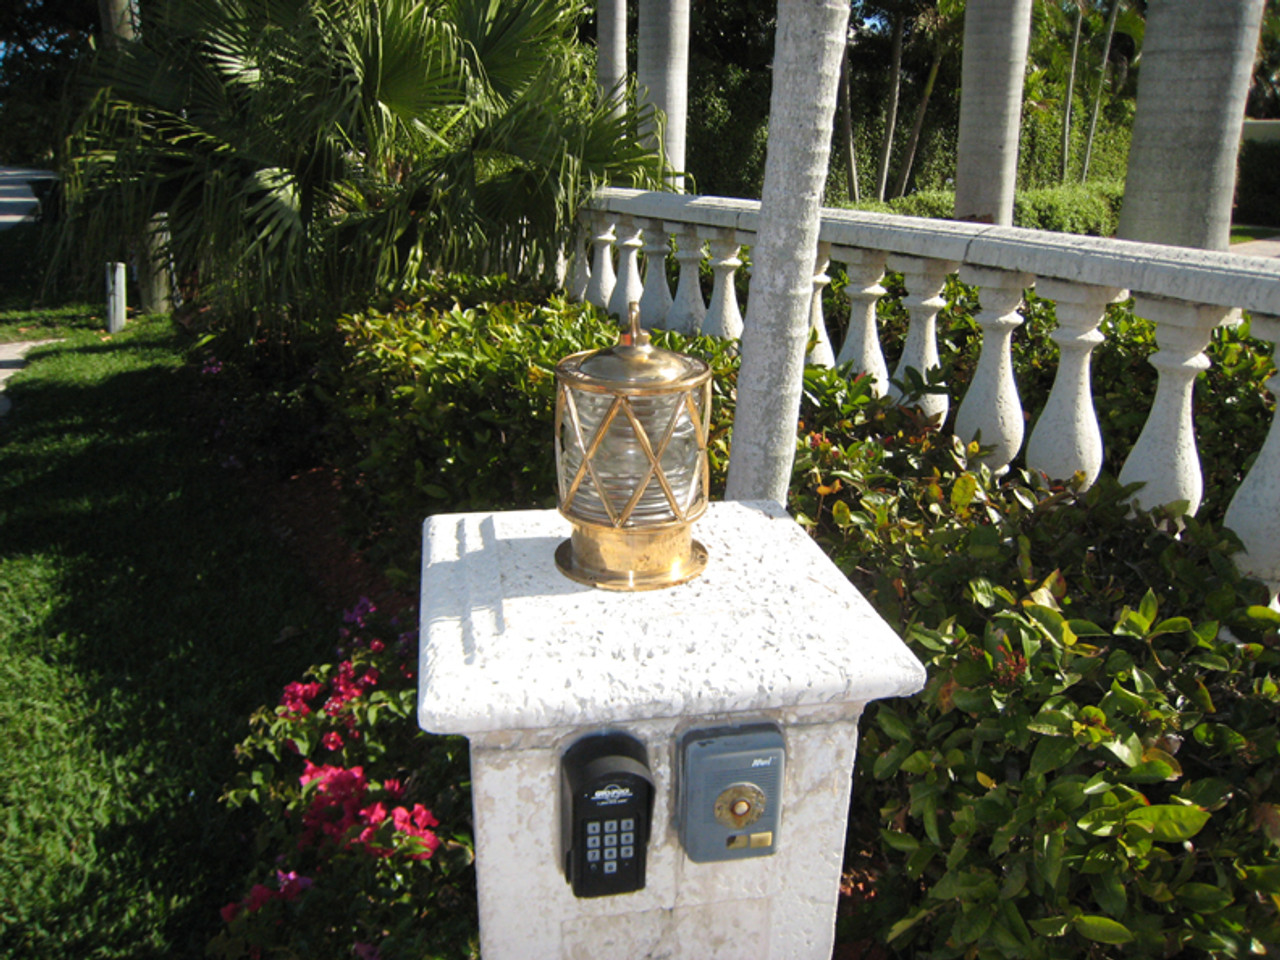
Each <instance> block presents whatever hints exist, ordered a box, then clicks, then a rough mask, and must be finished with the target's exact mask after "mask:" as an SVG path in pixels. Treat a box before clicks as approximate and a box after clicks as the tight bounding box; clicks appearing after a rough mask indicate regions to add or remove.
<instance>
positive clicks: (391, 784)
mask: <svg viewBox="0 0 1280 960" xmlns="http://www.w3.org/2000/svg"><path fill="white" fill-rule="evenodd" d="M382 789H383V790H385V791H386V793H387V796H389V797H391V799H393V800H395V799H398V798H399V797H400V796H401V795H402V794H403V793H404V785H403V784H401V783H400V781H399V780H397V779H395V778H393V777H388V778H387V779H386V780H383V781H382Z"/></svg>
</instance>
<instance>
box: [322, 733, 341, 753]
mask: <svg viewBox="0 0 1280 960" xmlns="http://www.w3.org/2000/svg"><path fill="white" fill-rule="evenodd" d="M320 742H321V743H323V744H324V746H325V749H327V750H341V749H342V734H340V733H338V731H336V730H330V731H329V732H328V733H326V734H325V735H324V736H323V737H321V738H320Z"/></svg>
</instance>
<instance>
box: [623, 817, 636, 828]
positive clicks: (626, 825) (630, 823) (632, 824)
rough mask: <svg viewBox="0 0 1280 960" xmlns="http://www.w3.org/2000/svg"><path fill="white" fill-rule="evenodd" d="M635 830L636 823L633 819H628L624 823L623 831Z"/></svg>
mask: <svg viewBox="0 0 1280 960" xmlns="http://www.w3.org/2000/svg"><path fill="white" fill-rule="evenodd" d="M635 828H636V822H635V820H634V819H632V818H631V817H627V818H626V819H625V820H623V821H622V829H623V830H634V829H635Z"/></svg>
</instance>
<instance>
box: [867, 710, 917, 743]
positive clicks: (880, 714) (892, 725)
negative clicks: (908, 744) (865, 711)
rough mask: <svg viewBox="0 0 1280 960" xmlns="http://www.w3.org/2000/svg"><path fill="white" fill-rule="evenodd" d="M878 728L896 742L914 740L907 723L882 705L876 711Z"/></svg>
mask: <svg viewBox="0 0 1280 960" xmlns="http://www.w3.org/2000/svg"><path fill="white" fill-rule="evenodd" d="M876 726H878V727H879V728H880V729H881V730H883V731H884V732H885V733H887V734H888V735H889V736H890V737H892V738H893V739H894V740H910V739H911V738H912V735H911V728H910V727H909V726H907V723H906V721H905V720H903V719H902V718H901V717H900V716H898V715H897V713H895V712H894V711H893V710H891V709H889V708H888V707H886V706H884V705H881V706H880V707H878V708H877V710H876Z"/></svg>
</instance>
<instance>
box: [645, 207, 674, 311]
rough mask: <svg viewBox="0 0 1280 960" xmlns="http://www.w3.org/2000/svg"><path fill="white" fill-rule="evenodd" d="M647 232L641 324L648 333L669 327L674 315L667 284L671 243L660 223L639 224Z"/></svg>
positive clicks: (650, 220)
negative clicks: (668, 321) (657, 328)
mask: <svg viewBox="0 0 1280 960" xmlns="http://www.w3.org/2000/svg"><path fill="white" fill-rule="evenodd" d="M640 226H641V227H642V228H643V230H644V247H643V248H642V249H643V250H644V294H643V296H641V298H640V325H641V326H642V327H644V328H645V329H646V330H653V329H654V328H656V327H662V328H666V326H667V316H668V315H669V314H670V313H671V303H672V300H671V287H670V286H668V284H667V251H668V250H669V249H670V244H669V241H668V238H667V232H666V230H665V229H664V228H663V223H662V221H661V220H654V219H645V220H642V221H640Z"/></svg>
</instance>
